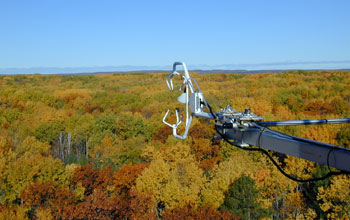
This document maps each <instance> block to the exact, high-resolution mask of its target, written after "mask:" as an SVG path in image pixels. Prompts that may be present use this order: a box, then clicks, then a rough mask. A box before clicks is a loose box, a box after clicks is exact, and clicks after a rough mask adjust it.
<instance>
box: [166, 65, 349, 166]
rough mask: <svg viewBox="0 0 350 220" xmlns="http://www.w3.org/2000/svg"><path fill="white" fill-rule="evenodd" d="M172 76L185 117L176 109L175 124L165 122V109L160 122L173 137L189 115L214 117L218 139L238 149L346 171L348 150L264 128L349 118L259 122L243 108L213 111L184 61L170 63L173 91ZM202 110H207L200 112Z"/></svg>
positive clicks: (188, 121)
mask: <svg viewBox="0 0 350 220" xmlns="http://www.w3.org/2000/svg"><path fill="white" fill-rule="evenodd" d="M178 66H182V67H183V71H182V72H179V71H178V70H177V67H178ZM174 76H179V77H180V78H181V80H182V84H181V86H180V88H178V90H179V91H183V93H182V94H181V95H180V96H179V97H178V98H177V100H178V101H179V102H181V103H183V104H185V109H186V110H185V111H186V114H185V119H184V118H183V116H182V113H181V112H180V110H179V109H176V110H175V114H176V119H177V120H176V123H175V124H170V123H168V122H167V121H166V118H167V116H168V114H169V111H170V110H168V111H167V112H166V113H165V115H164V118H163V122H164V123H165V124H166V125H168V126H170V127H171V128H172V129H173V135H174V136H175V137H177V138H180V139H186V137H187V135H188V131H189V129H190V126H191V122H192V118H193V117H200V118H206V119H210V120H215V129H216V131H217V132H218V134H219V136H220V137H221V138H222V139H225V140H226V141H228V142H229V143H231V144H233V145H235V146H238V147H240V148H244V149H248V148H252V146H258V147H260V148H264V149H268V150H272V151H276V152H279V153H282V154H287V155H291V156H295V157H298V158H303V159H307V160H310V161H314V162H317V163H320V164H323V165H328V166H331V167H335V168H337V169H339V170H342V171H348V172H350V149H347V148H343V147H339V146H335V145H331V144H326V143H322V142H318V141H313V140H309V139H305V138H300V137H295V136H291V135H286V134H283V133H280V132H277V131H274V130H271V129H268V128H267V127H271V126H291V125H312V124H339V123H350V118H343V119H320V120H293V121H263V118H262V117H261V116H258V115H255V114H253V113H252V112H250V110H249V109H246V110H245V111H244V112H238V111H236V110H234V109H232V107H231V106H230V105H228V106H227V107H226V108H224V109H221V110H220V111H218V112H215V113H213V112H212V109H211V107H210V105H209V104H208V103H207V102H206V100H205V98H204V95H203V93H202V91H201V90H200V88H199V85H198V83H197V82H196V81H195V80H194V79H193V78H191V77H190V75H189V73H188V70H187V67H186V65H185V63H183V62H176V63H174V65H173V71H172V72H171V73H170V75H169V76H168V77H167V78H166V84H167V85H168V88H169V90H170V91H174V86H173V77H174ZM175 89H176V88H175ZM205 109H207V110H208V111H209V112H206V111H204V110H205ZM184 120H185V131H184V133H183V134H182V135H179V134H178V133H177V128H178V126H179V125H180V124H181V123H182V122H183V121H184Z"/></svg>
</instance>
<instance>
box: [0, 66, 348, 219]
mask: <svg viewBox="0 0 350 220" xmlns="http://www.w3.org/2000/svg"><path fill="white" fill-rule="evenodd" d="M167 74H168V73H165V72H163V73H140V74H95V75H40V74H33V75H2V76H0V219H160V218H161V219H240V218H242V219H250V218H253V219H258V218H271V219H314V218H333V219H340V218H343V219H347V218H350V214H349V209H350V200H349V198H350V188H349V186H350V176H348V175H341V176H337V177H332V178H329V179H326V180H323V181H318V182H313V183H297V182H294V181H291V180H290V179H288V178H286V177H285V176H283V175H282V174H281V173H280V172H279V171H278V170H277V169H276V168H275V167H274V166H273V165H272V164H271V163H270V162H269V160H268V158H266V157H265V156H264V155H261V154H259V153H258V152H246V151H242V150H239V149H236V148H234V147H232V146H230V145H228V144H226V143H225V142H223V141H221V142H220V141H217V140H214V139H213V136H214V135H215V130H214V125H213V124H212V122H210V121H206V120H203V119H194V121H193V123H192V126H191V129H190V132H189V137H188V138H187V139H186V140H185V141H182V140H178V139H175V138H174V137H173V136H172V130H171V128H169V127H167V126H166V125H164V124H163V123H162V118H163V116H164V114H165V112H166V111H167V110H168V108H170V109H175V108H176V107H179V106H180V105H181V104H179V103H177V102H176V94H173V93H171V92H169V91H168V88H167V86H166V84H165V77H166V76H167ZM191 76H192V77H193V78H195V79H196V81H197V82H198V83H199V84H200V86H201V89H202V91H203V93H204V94H205V97H206V99H207V101H208V102H209V103H210V104H211V106H212V107H213V108H214V110H215V111H217V110H220V108H223V107H225V106H226V105H227V104H230V105H232V106H233V108H234V109H236V110H238V111H244V109H245V108H250V109H251V111H252V112H253V113H255V114H257V115H260V116H262V117H264V118H265V120H292V119H295V120H297V119H323V118H345V117H347V118H349V117H350V72H348V71H287V72H284V73H264V74H235V73H229V74H206V75H201V74H199V73H191ZM177 95H178V94H177ZM172 116H174V115H170V116H169V117H172ZM182 129H183V128H182ZM277 130H278V131H281V132H284V133H287V134H290V135H296V136H300V137H304V138H309V139H313V140H318V141H321V142H326V143H330V144H335V145H339V146H343V147H350V126H349V125H319V126H298V127H284V128H278V129H277ZM271 154H272V155H273V157H274V158H276V160H277V161H279V163H280V166H282V167H283V168H284V169H285V170H286V171H287V172H288V173H290V174H291V175H293V176H298V177H301V178H311V177H318V176H321V175H324V174H325V173H327V172H329V170H328V167H327V166H320V165H318V164H315V163H312V162H309V161H306V160H303V159H298V158H295V157H291V156H286V155H281V154H278V153H274V152H271Z"/></svg>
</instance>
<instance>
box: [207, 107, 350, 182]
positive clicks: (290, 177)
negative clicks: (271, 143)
mask: <svg viewBox="0 0 350 220" xmlns="http://www.w3.org/2000/svg"><path fill="white" fill-rule="evenodd" d="M205 104H206V106H207V107H208V109H209V111H210V114H211V115H212V116H213V118H214V119H215V130H216V132H217V133H218V134H219V135H220V137H221V138H222V139H223V140H225V141H226V142H227V143H229V144H230V145H232V146H235V147H237V148H240V149H242V150H248V151H260V152H262V153H263V154H265V155H266V156H267V157H268V158H269V159H270V160H271V162H272V163H273V164H274V165H275V167H276V168H277V169H278V170H279V171H280V172H281V173H282V174H283V175H284V176H285V177H287V178H289V179H291V180H293V181H296V182H301V183H306V182H315V181H320V180H324V179H327V178H329V177H331V176H337V175H342V174H350V172H347V171H343V170H342V171H339V172H333V171H330V168H329V156H330V154H331V152H332V150H333V149H330V150H329V152H328V155H327V166H328V170H329V172H328V173H327V174H326V175H324V176H322V177H316V178H310V179H299V178H296V177H293V176H291V175H290V174H288V173H286V172H285V171H284V170H283V169H282V167H281V166H280V165H279V164H278V163H277V162H276V161H275V160H274V159H273V157H272V156H271V155H270V154H269V153H268V151H267V150H265V149H262V148H246V147H241V146H237V145H235V144H234V143H233V142H231V141H230V140H229V139H228V138H227V137H226V135H225V134H222V133H221V132H220V131H219V129H218V128H217V125H216V122H217V116H216V115H215V114H214V113H213V110H212V108H211V106H210V105H209V103H208V102H206V101H205ZM259 127H260V126H259ZM259 129H260V134H259V137H258V141H257V143H258V145H259V146H260V139H261V135H262V133H263V132H265V129H266V128H265V127H262V128H261V127H260V128H259ZM268 130H270V129H268ZM270 131H271V130H270ZM276 133H279V134H281V135H285V134H283V133H280V132H277V131H276ZM290 137H292V138H293V139H294V138H296V137H293V136H290Z"/></svg>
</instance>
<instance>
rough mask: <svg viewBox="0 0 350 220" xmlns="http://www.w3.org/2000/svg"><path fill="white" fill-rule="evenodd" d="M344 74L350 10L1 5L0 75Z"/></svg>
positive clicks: (99, 0)
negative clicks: (131, 70)
mask: <svg viewBox="0 0 350 220" xmlns="http://www.w3.org/2000/svg"><path fill="white" fill-rule="evenodd" d="M174 61H185V62H187V63H188V64H189V65H193V66H196V65H197V66H200V65H209V66H213V67H215V66H218V65H222V64H233V65H234V66H236V67H237V68H239V67H242V68H244V67H246V68H247V69H254V68H255V69H271V68H272V69H276V68H277V69H278V68H282V69H286V68H303V67H305V68H350V1H349V0H333V1H331V0H289V1H287V0H275V1H272V0H240V1H234V0H231V1H230V0H227V1H224V0H215V1H214V0H211V1H209V0H202V1H195V0H181V1H172V0H159V1H157V0H143V1H141V0H139V1H136V0H123V1H122V0H113V1H112V0H111V1H107V0H95V1H90V0H41V1H39V0H0V68H30V67H60V68H62V67H96V66H97V67H98V66H121V65H132V66H166V65H170V64H172V63H173V62H174Z"/></svg>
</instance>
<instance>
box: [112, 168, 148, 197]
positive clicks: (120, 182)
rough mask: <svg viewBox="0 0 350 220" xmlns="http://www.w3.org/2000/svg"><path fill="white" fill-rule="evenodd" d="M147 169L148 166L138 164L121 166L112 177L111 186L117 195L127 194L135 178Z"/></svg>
mask: <svg viewBox="0 0 350 220" xmlns="http://www.w3.org/2000/svg"><path fill="white" fill-rule="evenodd" d="M147 167H149V164H145V163H138V164H136V165H133V164H132V163H130V164H129V165H124V166H122V167H121V168H120V169H119V170H118V171H117V172H115V173H114V175H113V184H114V186H115V190H116V192H117V193H118V194H125V193H128V192H129V191H130V189H131V187H132V186H134V185H135V182H136V179H137V177H138V176H139V175H140V174H141V173H142V171H143V170H144V169H145V168H147Z"/></svg>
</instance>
